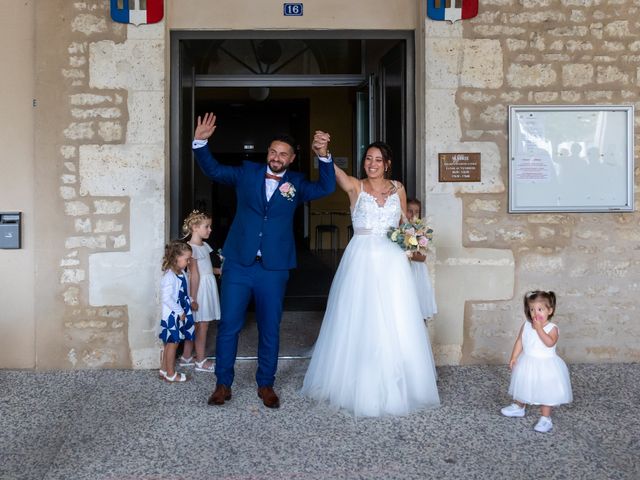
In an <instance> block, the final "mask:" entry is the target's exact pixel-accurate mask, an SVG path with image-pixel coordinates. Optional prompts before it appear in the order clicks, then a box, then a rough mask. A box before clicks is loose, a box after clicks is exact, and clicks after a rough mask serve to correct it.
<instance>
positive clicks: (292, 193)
mask: <svg viewBox="0 0 640 480" xmlns="http://www.w3.org/2000/svg"><path fill="white" fill-rule="evenodd" d="M194 153H195V157H196V160H197V161H198V164H199V165H200V168H201V169H202V171H203V172H204V174H205V175H206V176H207V177H209V178H210V179H211V180H214V181H216V182H219V183H223V184H226V185H233V186H235V189H236V197H237V209H236V216H235V218H234V219H233V223H232V224H231V229H230V230H229V235H228V236H227V240H226V241H225V243H224V246H223V248H222V252H223V255H224V256H225V258H228V259H231V260H234V261H236V262H239V263H240V264H242V265H251V264H252V263H253V262H254V261H255V257H256V253H257V252H258V250H260V252H261V253H262V264H263V266H264V268H266V269H268V270H289V269H291V268H295V266H296V250H295V241H294V238H293V215H294V213H295V210H296V207H297V206H298V205H300V204H301V203H304V202H308V201H310V200H315V199H317V198H320V197H324V196H325V195H329V194H330V193H332V192H333V191H334V190H335V188H336V176H335V171H334V169H333V162H328V163H327V162H318V163H319V166H318V168H319V171H320V178H319V180H318V181H317V182H312V181H309V180H307V179H306V178H305V176H304V175H303V174H302V173H299V172H292V171H290V170H287V171H286V172H285V174H284V176H283V177H282V180H281V181H280V184H279V185H278V188H277V189H276V191H275V192H274V193H273V195H272V196H271V199H270V200H269V201H268V202H267V198H266V194H265V177H264V175H265V173H266V171H267V165H266V163H265V164H259V163H254V162H243V163H242V165H241V166H229V165H222V164H220V163H218V161H217V160H216V159H215V158H214V157H213V155H211V152H210V151H209V148H208V146H206V145H205V146H203V147H200V148H195V149H194ZM287 184H288V185H287ZM287 187H293V188H290V190H289V196H286V195H284V194H283V192H282V190H281V189H286V188H287Z"/></svg>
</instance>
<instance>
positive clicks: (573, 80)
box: [562, 63, 594, 87]
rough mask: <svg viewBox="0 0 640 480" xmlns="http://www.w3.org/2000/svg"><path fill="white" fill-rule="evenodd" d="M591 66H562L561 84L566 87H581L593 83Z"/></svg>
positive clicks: (574, 64)
mask: <svg viewBox="0 0 640 480" xmlns="http://www.w3.org/2000/svg"><path fill="white" fill-rule="evenodd" d="M593 75H594V70H593V65H590V64H581V63H571V64H568V65H563V66H562V84H563V85H565V86H568V87H582V86H584V85H588V84H590V83H592V82H593Z"/></svg>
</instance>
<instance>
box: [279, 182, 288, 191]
mask: <svg viewBox="0 0 640 480" xmlns="http://www.w3.org/2000/svg"><path fill="white" fill-rule="evenodd" d="M290 189H291V184H290V183H289V182H287V183H283V184H282V185H280V191H281V192H282V193H288V192H289V190H290Z"/></svg>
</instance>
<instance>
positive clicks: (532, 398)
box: [509, 322, 573, 406]
mask: <svg viewBox="0 0 640 480" xmlns="http://www.w3.org/2000/svg"><path fill="white" fill-rule="evenodd" d="M554 328H558V327H557V325H556V324H554V323H551V322H549V323H547V324H546V325H545V326H544V327H543V330H544V331H545V332H546V333H549V332H550V331H551V330H552V329H554ZM509 393H510V394H511V395H512V396H513V398H514V399H515V400H518V401H519V402H522V403H528V404H532V405H547V406H556V405H560V404H562V403H569V402H571V401H572V400H573V394H572V392H571V380H570V379H569V370H568V369H567V365H566V364H565V363H564V361H563V360H562V359H561V358H560V357H559V356H558V355H557V354H556V346H555V345H554V346H553V347H547V346H546V345H545V344H544V343H543V342H542V340H540V337H539V336H538V333H537V332H536V331H535V329H534V328H533V326H532V325H531V322H524V328H523V329H522V353H521V354H520V356H519V357H518V360H517V361H516V364H515V366H514V367H513V373H512V374H511V384H510V385H509Z"/></svg>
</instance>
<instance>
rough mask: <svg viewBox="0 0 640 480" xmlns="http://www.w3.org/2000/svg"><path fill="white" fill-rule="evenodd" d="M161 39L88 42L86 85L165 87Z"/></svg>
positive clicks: (141, 88)
mask: <svg viewBox="0 0 640 480" xmlns="http://www.w3.org/2000/svg"><path fill="white" fill-rule="evenodd" d="M164 81H165V68H164V41H161V40H127V41H126V42H124V43H122V44H116V43H114V42H112V41H107V40H105V41H101V42H95V43H92V44H91V45H90V62H89V86H90V87H91V88H105V89H107V88H125V89H129V90H130V91H136V90H137V91H152V90H156V91H164Z"/></svg>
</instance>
